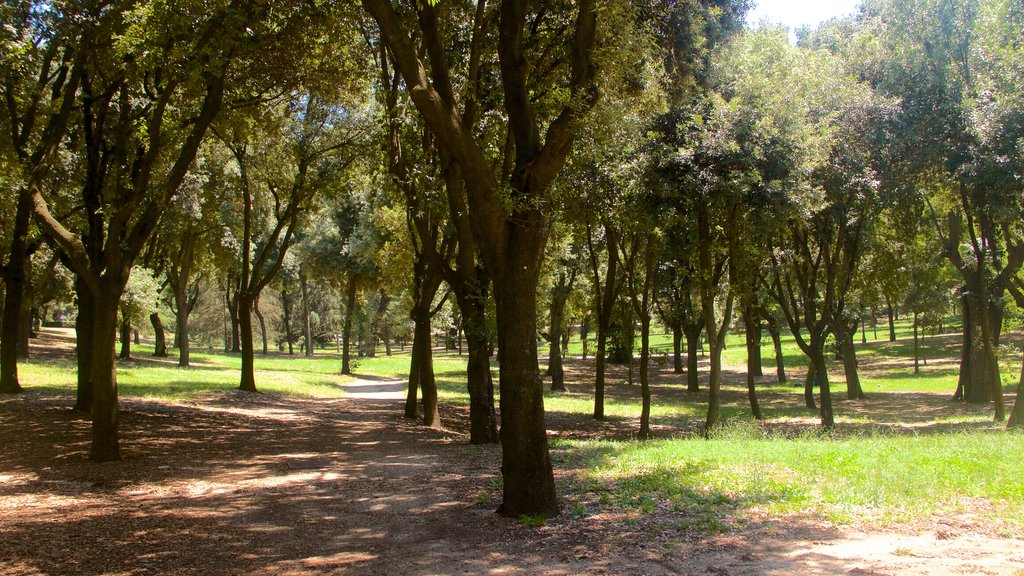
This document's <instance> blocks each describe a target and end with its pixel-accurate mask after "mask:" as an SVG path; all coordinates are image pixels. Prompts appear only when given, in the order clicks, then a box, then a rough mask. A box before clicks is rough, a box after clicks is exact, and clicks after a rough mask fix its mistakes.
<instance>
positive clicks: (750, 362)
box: [741, 304, 764, 420]
mask: <svg viewBox="0 0 1024 576" xmlns="http://www.w3.org/2000/svg"><path fill="white" fill-rule="evenodd" d="M741 316H743V328H744V330H743V331H744V334H745V336H746V343H747V399H748V400H749V401H750V411H751V414H753V416H754V418H755V419H756V420H764V414H762V413H761V404H760V403H759V402H758V401H757V387H756V386H755V378H756V377H759V376H762V375H763V373H762V371H761V319H760V318H758V317H757V313H756V312H755V311H754V310H753V308H752V307H751V306H750V305H749V304H747V305H744V306H743V312H742V314H741Z"/></svg>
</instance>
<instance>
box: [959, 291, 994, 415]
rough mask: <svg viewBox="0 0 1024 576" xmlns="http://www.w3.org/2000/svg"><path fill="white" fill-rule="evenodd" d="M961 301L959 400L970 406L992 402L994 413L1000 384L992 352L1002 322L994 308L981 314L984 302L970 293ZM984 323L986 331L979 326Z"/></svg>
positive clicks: (983, 327) (990, 307)
mask: <svg viewBox="0 0 1024 576" xmlns="http://www.w3.org/2000/svg"><path fill="white" fill-rule="evenodd" d="M965 300H966V313H965V315H964V320H965V326H964V331H965V335H964V336H965V344H967V345H968V347H967V348H966V349H965V350H964V353H963V355H962V356H961V366H960V380H961V385H962V386H963V398H964V399H965V400H967V402H969V403H972V404H985V403H988V402H992V401H993V400H995V401H996V410H997V412H998V411H999V409H1000V402H999V401H1000V400H1001V399H1002V382H1001V380H1000V377H999V365H998V363H997V361H996V356H995V350H994V348H995V346H996V345H998V341H999V332H998V330H999V329H998V326H999V325H1000V324H1001V322H1002V315H1001V312H1000V311H999V310H997V309H995V307H994V306H989V307H988V309H987V310H983V309H982V306H984V305H985V304H984V302H983V301H982V299H981V298H979V297H977V296H975V295H974V293H973V292H972V293H969V294H968V295H967V296H965ZM986 319H988V326H987V328H986V327H985V326H983V324H984V323H985V320H986ZM965 375H966V377H965Z"/></svg>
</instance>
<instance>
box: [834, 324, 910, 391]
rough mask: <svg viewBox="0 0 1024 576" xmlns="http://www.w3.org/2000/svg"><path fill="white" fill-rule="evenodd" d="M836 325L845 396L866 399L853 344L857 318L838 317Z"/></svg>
mask: <svg viewBox="0 0 1024 576" xmlns="http://www.w3.org/2000/svg"><path fill="white" fill-rule="evenodd" d="M836 325H837V326H838V327H839V329H838V330H837V334H835V337H836V344H837V346H839V351H840V355H841V356H842V358H843V372H844V373H845V374H846V398H847V399H848V400H867V396H866V395H865V394H864V389H863V388H862V387H861V385H860V371H859V370H858V367H857V349H856V348H855V347H854V345H853V337H854V334H855V333H856V332H857V320H856V319H855V318H854V319H853V320H851V321H849V323H844V322H843V320H842V319H840V320H839V321H838V322H836ZM915 327H916V323H915ZM915 330H916V328H915Z"/></svg>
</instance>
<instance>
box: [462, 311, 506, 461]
mask: <svg viewBox="0 0 1024 576" xmlns="http://www.w3.org/2000/svg"><path fill="white" fill-rule="evenodd" d="M474 296H475V294H474ZM457 301H458V304H459V308H460V310H461V311H462V327H463V331H464V332H465V335H466V346H467V347H468V356H469V358H468V361H467V363H466V379H467V381H468V388H469V443H470V444H495V443H497V442H498V418H497V414H496V413H495V410H494V381H493V379H492V378H491V360H490V354H489V349H490V343H489V342H488V334H487V320H486V305H485V301H484V299H483V298H473V297H472V296H471V297H467V298H463V297H459V296H458V295H457Z"/></svg>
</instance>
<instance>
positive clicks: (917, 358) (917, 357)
mask: <svg viewBox="0 0 1024 576" xmlns="http://www.w3.org/2000/svg"><path fill="white" fill-rule="evenodd" d="M919 317H920V314H918V312H917V310H914V374H919V373H920V372H921V367H920V363H921V345H920V343H919V342H918V338H917V322H918V320H919Z"/></svg>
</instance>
